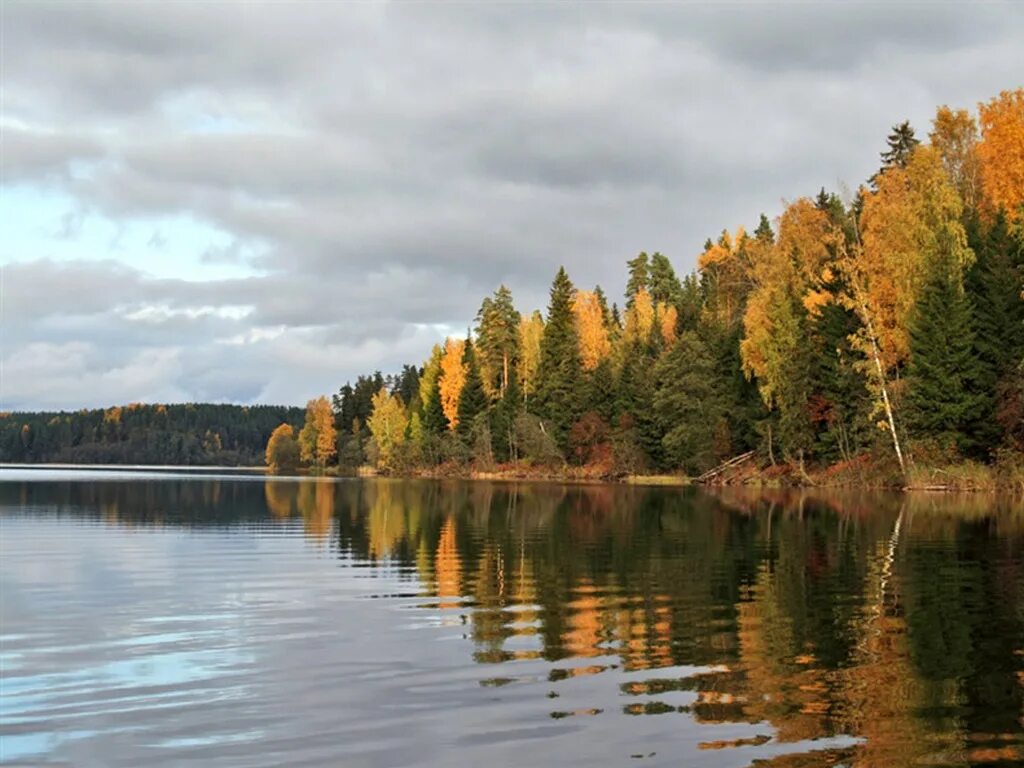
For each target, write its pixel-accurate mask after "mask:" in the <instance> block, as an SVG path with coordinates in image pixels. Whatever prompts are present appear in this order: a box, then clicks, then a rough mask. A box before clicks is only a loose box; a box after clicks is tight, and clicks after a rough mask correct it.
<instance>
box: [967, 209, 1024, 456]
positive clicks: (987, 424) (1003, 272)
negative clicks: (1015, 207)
mask: <svg viewBox="0 0 1024 768" xmlns="http://www.w3.org/2000/svg"><path fill="white" fill-rule="evenodd" d="M972 223H973V225H974V226H970V227H968V232H969V238H970V244H971V246H972V247H973V248H974V252H975V254H976V255H977V261H976V262H975V264H974V265H973V267H972V268H971V270H970V271H969V272H968V274H967V277H966V278H965V281H964V282H965V287H966V289H967V291H968V294H969V296H970V298H971V301H972V304H973V307H974V322H975V332H976V337H975V347H976V351H977V354H978V358H979V361H980V365H981V371H980V378H979V396H980V398H981V401H982V403H981V406H980V411H979V418H978V422H977V424H976V425H975V426H974V429H973V432H974V435H975V437H976V439H977V441H978V443H979V445H982V446H985V448H987V449H991V448H993V447H995V446H996V445H997V444H998V443H999V442H1001V441H1002V440H1003V439H1004V437H1005V436H1006V435H1005V434H1004V430H1005V428H1006V426H1007V425H1005V424H1000V419H999V406H1000V403H1002V402H1004V401H1006V399H1007V397H1009V396H1011V395H1012V389H1013V387H1012V385H1013V383H1014V382H1015V381H1017V380H1018V379H1019V377H1020V365H1021V362H1022V361H1024V299H1022V297H1021V291H1022V290H1024V236H1022V235H1024V232H1022V233H1019V234H1018V235H1017V236H1016V237H1015V236H1014V234H1013V233H1011V232H1010V229H1009V227H1008V225H1007V222H1006V217H1005V215H1004V214H1003V213H999V214H998V215H997V216H996V217H995V219H994V220H993V222H992V224H991V225H990V226H988V227H985V225H984V224H982V223H981V222H977V221H975V222H972Z"/></svg>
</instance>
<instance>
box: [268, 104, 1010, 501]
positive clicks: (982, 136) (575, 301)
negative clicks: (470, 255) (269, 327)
mask: <svg viewBox="0 0 1024 768" xmlns="http://www.w3.org/2000/svg"><path fill="white" fill-rule="evenodd" d="M880 143H881V142H880ZM626 278H627V279H626V286H625V292H624V301H623V303H622V305H621V306H619V304H618V302H615V301H610V300H609V297H608V295H607V294H606V293H605V291H604V290H602V288H601V287H600V286H595V287H594V288H592V289H591V288H583V287H578V286H576V285H574V284H573V282H572V280H571V278H570V276H569V275H568V274H567V273H566V271H565V269H559V270H558V271H557V273H556V275H555V277H554V280H553V282H552V284H551V289H550V301H549V303H548V306H547V309H546V313H545V314H543V315H542V314H541V313H540V312H539V311H532V312H525V313H524V312H521V311H520V310H519V309H517V308H516V306H515V303H514V301H513V296H512V293H511V291H510V290H509V289H508V288H507V287H506V286H504V285H502V286H501V287H499V288H498V289H497V290H496V291H495V292H494V294H493V295H492V296H489V297H487V298H485V299H483V301H482V303H481V305H480V309H479V312H478V313H477V315H476V318H475V324H474V327H473V329H472V331H471V332H470V333H469V334H468V335H467V337H466V338H454V337H453V338H448V339H447V340H446V341H445V342H444V343H443V344H439V345H437V346H435V347H434V348H433V349H432V350H431V351H430V354H429V356H428V357H427V359H426V360H425V361H423V362H422V363H416V364H409V365H406V366H404V368H403V369H402V371H401V372H399V373H397V374H393V375H389V376H383V375H382V374H381V373H379V372H375V373H370V374H367V375H363V376H359V377H358V378H357V379H356V381H355V382H350V383H347V384H345V385H344V386H342V387H341V388H340V390H339V391H338V392H337V394H335V395H334V396H333V398H332V399H331V400H330V401H329V400H328V399H327V398H326V397H321V398H318V399H316V400H313V401H310V403H309V404H308V406H307V409H306V416H305V420H304V423H303V426H302V427H301V428H298V425H297V424H292V423H283V424H282V425H281V426H280V427H279V428H278V429H277V430H276V431H275V432H274V435H273V436H272V437H271V440H270V442H269V443H268V445H267V450H266V461H267V464H268V465H269V466H270V467H271V468H272V469H277V470H289V469H291V468H294V467H296V466H299V465H308V466H310V467H312V468H314V469H315V470H319V471H323V470H327V469H328V468H330V467H334V466H337V467H339V468H345V467H349V468H355V467H361V466H370V467H372V468H374V469H375V470H376V471H378V472H384V473H396V474H402V473H417V472H422V473H445V472H450V473H464V472H467V471H472V472H475V473H489V472H497V473H502V472H507V473H513V474H514V473H517V472H520V473H521V472H538V473H548V474H554V475H578V476H586V477H614V476H622V475H628V474H642V473H659V472H660V473H665V472H670V473H682V474H686V475H691V476H694V475H699V474H700V473H702V472H705V471H706V470H708V469H710V468H713V467H715V466H716V465H719V464H720V463H722V462H724V461H726V460H728V459H730V458H731V457H737V456H745V455H749V456H750V457H751V461H750V462H748V463H749V464H752V465H754V466H755V467H756V470H757V471H758V472H759V473H761V474H762V475H763V476H769V477H773V476H774V477H780V478H788V479H789V480H791V481H793V482H802V483H803V482H816V481H817V482H821V481H823V480H827V479H830V478H831V479H835V480H839V481H841V480H844V479H845V480H858V479H859V480H860V481H862V482H864V481H865V478H868V477H870V478H872V479H873V481H877V480H878V479H879V478H881V479H883V480H886V481H890V482H892V483H894V484H901V485H902V484H903V483H904V482H906V481H907V479H908V478H910V479H912V480H913V479H916V482H920V483H924V484H928V483H929V482H939V481H941V482H943V483H946V482H948V481H949V480H948V478H949V477H950V476H951V473H954V471H960V472H962V473H966V474H967V475H968V476H970V475H971V473H980V475H981V476H986V477H987V476H991V475H992V473H993V472H1004V473H1010V474H1011V475H1012V476H1013V477H1015V478H1020V477H1021V476H1022V475H1024V468H1022V467H1024V462H1022V460H1021V458H1020V457H1021V455H1022V449H1024V368H1022V366H1024V299H1022V289H1024V89H1016V90H1012V91H1005V92H1003V93H1001V94H999V95H998V96H996V97H994V98H992V99H990V100H989V101H987V102H983V103H981V104H979V105H978V108H977V113H976V114H972V113H970V112H969V111H968V110H964V109H952V108H949V107H945V106H944V107H941V108H939V109H938V110H937V112H936V114H935V117H934V120H933V121H932V125H931V126H930V131H929V132H928V134H927V136H926V137H921V138H919V137H918V135H917V133H916V132H915V130H914V128H913V127H912V126H911V125H910V124H909V123H908V122H903V123H900V124H898V125H896V126H894V127H893V129H892V132H891V134H890V135H889V136H888V137H887V139H886V142H885V146H884V151H882V152H881V164H880V167H879V169H878V171H877V173H875V174H874V175H873V176H872V177H871V178H870V179H869V180H866V181H865V183H864V184H863V185H861V186H860V187H859V188H858V189H857V190H856V191H855V192H852V193H846V194H843V195H841V194H838V193H837V192H830V191H827V190H825V189H821V190H820V191H818V192H817V193H812V194H810V195H809V196H805V197H798V198H795V199H793V200H791V201H787V202H786V203H785V206H784V210H783V211H782V214H781V215H780V216H779V217H778V218H777V219H776V220H774V221H769V220H768V218H767V217H765V216H764V215H762V216H761V218H760V221H759V222H758V223H757V225H756V226H755V227H754V228H753V230H752V232H749V233H748V231H747V230H746V229H744V228H743V227H739V228H737V229H735V230H729V229H726V230H723V231H722V232H721V234H719V235H718V236H717V237H715V238H711V239H708V240H707V242H706V243H705V244H704V248H703V251H702V252H701V253H700V255H699V257H698V259H697V268H696V270H694V271H693V272H691V273H689V274H684V275H682V276H680V275H678V274H677V273H676V271H675V269H674V268H673V266H672V263H671V262H670V260H669V259H668V257H666V256H665V255H664V254H662V253H658V252H655V253H651V254H647V253H639V254H638V255H637V256H635V257H634V258H632V259H629V260H628V261H627V262H626ZM954 468H958V469H954ZM943 477H945V478H946V479H945V480H942V478H943ZM1013 482H1019V479H1015V480H1014V481H1013Z"/></svg>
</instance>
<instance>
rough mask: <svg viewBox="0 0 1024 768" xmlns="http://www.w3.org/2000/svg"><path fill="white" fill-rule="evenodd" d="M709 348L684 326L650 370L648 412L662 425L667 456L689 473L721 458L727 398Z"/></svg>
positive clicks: (675, 464)
mask: <svg viewBox="0 0 1024 768" xmlns="http://www.w3.org/2000/svg"><path fill="white" fill-rule="evenodd" d="M716 368H717V366H716V362H715V359H714V355H713V354H712V352H711V350H709V349H708V347H707V345H705V344H704V342H702V341H701V340H700V338H699V337H698V336H697V334H695V333H693V332H690V331H687V332H686V333H684V334H683V335H682V336H680V337H679V339H677V340H676V342H675V344H674V345H673V346H672V347H671V349H669V350H668V352H666V353H665V355H664V356H663V357H662V358H661V360H659V361H658V364H657V366H656V367H655V370H654V377H653V379H654V389H655V391H654V398H653V412H654V416H655V418H656V420H657V421H658V423H659V424H660V426H661V428H662V430H663V431H664V437H663V438H662V443H663V447H664V451H665V457H666V462H667V464H668V466H670V467H673V468H681V469H684V470H685V471H687V472H690V473H693V474H699V473H700V472H702V471H704V470H706V469H709V468H711V467H712V466H714V465H715V464H716V463H717V462H718V461H719V459H720V458H722V455H721V450H720V442H721V441H720V433H721V431H722V429H723V427H724V425H725V423H726V409H727V403H728V398H727V397H726V396H725V395H724V394H723V392H722V386H721V384H722V382H721V378H720V376H719V373H718V371H717V370H716Z"/></svg>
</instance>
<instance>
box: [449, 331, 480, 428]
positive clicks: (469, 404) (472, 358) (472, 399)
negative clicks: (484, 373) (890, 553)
mask: <svg viewBox="0 0 1024 768" xmlns="http://www.w3.org/2000/svg"><path fill="white" fill-rule="evenodd" d="M462 364H463V365H464V366H465V367H466V381H465V382H464V383H463V385H462V391H461V392H460V394H459V410H458V415H459V422H458V425H457V426H456V428H455V431H456V432H457V433H458V435H459V437H460V438H462V439H463V440H464V441H465V440H468V439H469V437H470V435H471V434H472V432H473V426H474V424H475V422H476V417H477V416H479V415H480V414H482V413H485V412H486V411H487V393H486V392H484V385H483V380H482V379H481V378H480V366H479V364H478V363H477V360H476V352H475V350H474V349H473V340H472V339H470V338H468V337H467V339H466V344H465V346H463V348H462Z"/></svg>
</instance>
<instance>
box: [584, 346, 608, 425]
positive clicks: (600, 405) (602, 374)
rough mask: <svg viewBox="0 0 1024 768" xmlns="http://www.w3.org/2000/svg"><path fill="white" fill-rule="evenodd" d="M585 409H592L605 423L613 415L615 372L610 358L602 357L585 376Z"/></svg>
mask: <svg viewBox="0 0 1024 768" xmlns="http://www.w3.org/2000/svg"><path fill="white" fill-rule="evenodd" d="M585 391H586V397H585V407H584V408H583V410H585V411H593V412H594V413H596V414H597V415H598V416H600V417H601V418H602V419H604V421H605V423H606V424H611V423H612V420H613V419H614V416H615V374H614V371H613V370H612V363H611V360H610V359H608V358H604V359H603V360H601V361H600V362H599V363H598V364H597V367H596V368H594V370H592V371H590V372H588V373H587V376H586V390H585Z"/></svg>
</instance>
